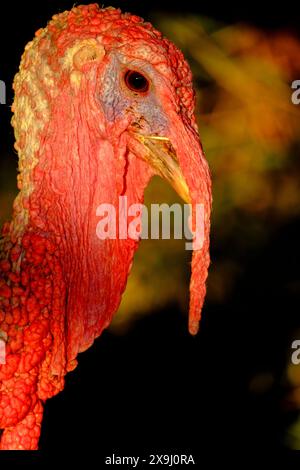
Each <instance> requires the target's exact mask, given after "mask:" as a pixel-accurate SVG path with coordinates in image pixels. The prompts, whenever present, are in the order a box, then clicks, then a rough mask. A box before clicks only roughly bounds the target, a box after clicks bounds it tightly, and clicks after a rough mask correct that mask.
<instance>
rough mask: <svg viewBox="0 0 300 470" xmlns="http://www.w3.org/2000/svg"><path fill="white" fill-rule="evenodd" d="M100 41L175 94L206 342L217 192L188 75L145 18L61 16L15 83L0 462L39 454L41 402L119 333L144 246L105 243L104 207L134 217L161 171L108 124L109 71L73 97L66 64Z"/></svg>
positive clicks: (166, 93) (197, 310)
mask: <svg viewBox="0 0 300 470" xmlns="http://www.w3.org/2000/svg"><path fill="white" fill-rule="evenodd" d="M93 38H100V39H101V44H102V45H103V46H104V47H105V50H106V52H107V51H109V50H110V49H113V48H116V47H118V50H119V51H120V52H121V53H124V54H125V55H126V57H128V58H130V59H135V58H138V59H139V58H143V59H144V60H145V59H146V60H148V61H149V63H151V64H152V66H153V67H154V68H155V69H156V70H157V71H159V73H160V74H161V76H162V77H164V78H165V79H166V80H167V81H168V83H169V84H170V86H169V87H168V88H166V87H164V86H163V85H161V88H159V87H158V93H159V96H160V101H161V102H162V112H163V113H164V114H165V116H167V118H168V122H169V123H170V125H169V127H168V130H167V135H168V137H169V138H170V140H171V142H172V145H173V147H174V148H175V150H176V153H177V158H178V161H179V164H180V167H181V169H182V172H183V175H184V177H185V179H186V182H187V184H188V187H189V191H190V196H191V199H192V204H193V208H194V206H195V203H203V204H204V208H205V239H204V246H203V248H202V249H201V250H198V251H195V252H194V253H193V260H192V278H191V285H190V294H191V297H190V320H189V329H190V332H191V333H192V334H195V333H196V332H197V329H198V323H199V320H200V314H201V308H202V305H203V301H204V297H205V281H206V277H207V269H208V265H209V250H208V248H209V219H210V207H211V191H210V175H209V171H208V167H207V164H206V161H205V159H204V155H203V152H202V149H201V145H200V142H199V136H198V133H197V128H196V124H195V119H194V92H193V89H192V83H191V72H190V70H189V67H188V65H187V63H186V62H185V61H184V58H183V56H182V53H181V52H180V51H178V50H177V49H176V47H175V46H174V45H173V44H172V43H170V42H169V41H167V40H166V39H164V38H163V37H162V36H161V34H160V33H159V32H157V31H156V30H154V28H153V27H152V26H151V25H150V24H149V23H144V22H143V20H142V19H141V18H138V17H136V16H132V15H128V14H121V12H120V11H119V10H115V9H104V10H101V9H99V7H98V5H89V6H80V7H76V8H74V9H73V10H72V11H71V12H64V13H62V14H60V15H56V16H55V17H54V18H53V20H52V21H51V22H50V23H49V25H48V27H47V28H46V29H45V30H39V31H38V32H37V33H36V39H35V42H34V43H33V44H31V46H30V47H29V48H28V49H27V50H26V52H25V53H24V56H23V58H22V63H21V67H20V73H19V75H18V76H17V77H16V79H15V83H14V89H15V103H14V107H13V111H14V113H15V116H14V120H13V125H14V127H15V134H16V145H15V146H16V149H17V150H18V152H19V156H20V175H19V177H18V184H19V189H20V190H21V192H20V194H19V196H18V198H17V199H16V201H15V204H14V217H13V221H12V222H11V223H9V224H6V225H5V226H4V228H3V232H2V238H1V239H0V333H1V337H2V338H4V337H5V338H6V353H7V356H6V364H5V365H2V366H0V429H2V430H4V431H3V433H2V436H1V438H0V448H1V449H37V447H38V440H39V435H40V427H41V422H42V411H43V403H44V402H45V400H47V399H48V398H50V397H52V396H54V395H55V394H57V393H58V392H59V391H61V390H63V388H64V377H65V374H66V373H67V372H68V371H71V370H73V369H74V368H75V367H76V364H77V361H76V357H77V354H78V353H79V352H82V351H84V350H86V349H87V348H88V347H89V346H90V345H91V344H92V343H93V341H94V339H95V338H96V337H98V336H99V335H100V334H101V332H102V331H103V329H104V328H106V327H107V326H108V325H109V324H110V321H111V319H112V316H113V314H114V313H115V311H116V310H117V308H118V305H119V303H120V300H121V296H122V293H123V291H124V289H125V286H126V281H127V277H128V273H129V271H130V266H131V264H132V260H133V255H134V252H135V250H136V249H137V247H138V242H136V241H133V240H130V239H128V240H119V239H117V240H105V241H101V240H99V239H98V238H97V237H96V226H97V222H98V220H99V219H97V217H96V209H97V207H98V206H99V205H100V204H101V203H102V202H105V203H109V202H110V203H113V204H114V205H115V207H117V205H118V197H119V195H121V194H124V195H126V196H127V197H128V205H129V204H131V203H141V202H142V201H143V194H144V189H145V187H146V185H147V184H148V182H149V179H150V178H151V176H152V175H153V174H154V171H153V170H152V168H151V167H150V166H149V165H148V164H147V163H146V162H144V161H143V160H142V159H139V158H137V157H136V156H135V155H134V153H132V152H131V151H128V142H129V135H128V133H127V132H126V129H127V128H128V126H129V125H130V123H131V121H132V119H133V118H132V116H130V115H129V114H128V115H127V114H126V115H124V116H123V115H122V116H121V117H118V118H115V120H114V121H113V122H108V120H107V119H106V116H105V114H104V112H103V110H102V109H100V107H99V104H98V103H97V101H96V99H95V97H96V96H97V95H99V93H100V91H101V90H100V87H101V86H104V85H103V84H102V83H101V76H102V71H103V67H105V65H106V63H107V62H106V60H107V58H106V56H105V57H104V59H103V60H102V57H100V56H101V50H100V53H99V54H100V55H99V57H97V58H96V60H94V59H93V60H90V61H87V62H84V61H83V63H82V62H80V60H81V59H80V56H79V59H77V65H76V67H77V68H78V69H79V72H80V80H81V81H80V85H79V86H77V85H76V83H77V82H76V80H77V78H76V77H77V76H76V77H75V82H76V83H75V85H74V83H73V82H72V80H73V78H72V80H71V74H70V68H69V67H68V66H67V65H65V64H66V63H67V62H65V60H66V59H65V58H66V57H67V56H68V51H69V50H70V49H71V48H72V47H73V46H74V44H75V43H76V41H78V40H83V41H84V40H87V39H93ZM74 63H75V62H74ZM81 66H82V69H80V67H81ZM76 72H78V70H76ZM49 77H50V78H49ZM71 82H72V83H71ZM83 115H84V117H85V118H84V119H82V116H83ZM27 122H29V123H30V126H29V127H28V126H27V124H26V123H27ZM26 126H27V127H26ZM150 130H151V129H150ZM124 181H125V183H124Z"/></svg>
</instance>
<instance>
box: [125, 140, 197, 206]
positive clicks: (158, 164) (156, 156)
mask: <svg viewBox="0 0 300 470" xmlns="http://www.w3.org/2000/svg"><path fill="white" fill-rule="evenodd" d="M134 137H135V141H136V145H134V147H135V150H136V151H135V153H136V154H137V155H138V156H139V157H142V158H143V160H145V161H146V162H147V163H149V165H150V166H151V167H152V168H153V169H154V170H155V172H156V173H157V174H158V175H160V176H161V177H162V178H164V179H165V180H166V181H168V182H169V184H170V185H171V186H172V187H173V188H174V189H175V191H176V192H177V194H178V195H179V196H180V197H181V198H182V199H183V201H184V202H186V203H188V204H190V203H191V197H190V193H189V188H188V185H187V183H186V180H185V178H184V176H183V173H182V171H181V168H180V166H179V162H178V158H177V156H176V152H175V150H174V148H173V146H172V144H171V142H170V139H168V138H167V137H160V136H155V135H153V136H151V135H149V136H147V135H142V134H138V133H134Z"/></svg>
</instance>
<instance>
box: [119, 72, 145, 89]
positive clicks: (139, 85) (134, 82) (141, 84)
mask: <svg viewBox="0 0 300 470" xmlns="http://www.w3.org/2000/svg"><path fill="white" fill-rule="evenodd" d="M124 79H125V83H126V85H127V87H128V88H129V89H130V90H132V91H136V92H138V93H146V91H148V90H149V81H148V80H147V78H146V77H144V75H142V74H141V73H139V72H136V71H135V70H127V72H126V73H125V77H124Z"/></svg>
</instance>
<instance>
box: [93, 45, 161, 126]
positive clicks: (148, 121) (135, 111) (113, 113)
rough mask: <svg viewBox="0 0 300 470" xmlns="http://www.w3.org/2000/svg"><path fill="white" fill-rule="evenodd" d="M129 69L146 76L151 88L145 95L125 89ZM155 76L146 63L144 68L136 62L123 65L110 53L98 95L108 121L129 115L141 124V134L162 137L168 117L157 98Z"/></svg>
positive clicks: (139, 62)
mask: <svg viewBox="0 0 300 470" xmlns="http://www.w3.org/2000/svg"><path fill="white" fill-rule="evenodd" d="M128 69H129V70H137V71H138V72H140V73H142V74H145V76H146V77H147V78H148V77H149V81H150V87H149V91H148V92H147V93H138V92H134V91H132V90H129V89H128V87H127V86H126V84H125V81H124V75H125V73H126V70H128ZM154 75H155V74H154V72H153V70H151V66H149V64H146V65H145V64H144V63H141V61H138V60H135V61H131V62H130V63H128V62H127V63H124V62H122V61H120V58H119V57H118V56H117V55H113V54H112V55H111V59H110V61H109V63H108V65H107V68H106V71H105V73H104V77H103V80H102V83H101V88H100V96H99V99H100V102H101V105H102V107H103V110H104V113H105V115H106V118H107V121H108V122H112V121H115V120H117V119H118V118H120V117H125V116H126V115H127V116H128V114H129V115H131V116H132V120H133V122H136V123H139V124H140V126H141V132H143V131H145V132H146V133H149V132H151V133H155V134H159V135H163V134H164V131H165V129H166V128H167V118H166V117H165V114H164V111H163V109H162V107H161V105H160V104H159V100H158V99H157V96H156V90H155V83H154V78H155V77H154Z"/></svg>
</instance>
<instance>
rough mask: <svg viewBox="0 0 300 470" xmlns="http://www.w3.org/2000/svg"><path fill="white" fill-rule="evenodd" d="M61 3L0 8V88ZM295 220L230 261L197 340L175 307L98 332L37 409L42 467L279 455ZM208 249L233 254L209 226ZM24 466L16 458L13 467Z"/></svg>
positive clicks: (220, 15) (238, 16) (257, 19)
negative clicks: (258, 378)
mask: <svg viewBox="0 0 300 470" xmlns="http://www.w3.org/2000/svg"><path fill="white" fill-rule="evenodd" d="M82 3H88V2H82ZM224 3H226V4H224ZM109 4H110V5H113V6H119V7H121V8H122V9H123V10H127V11H131V12H133V13H136V14H139V15H141V16H143V17H144V18H146V19H150V20H151V17H152V15H153V13H155V12H157V11H165V12H174V11H175V12H178V13H180V14H183V15H184V14H188V13H190V12H199V13H201V14H204V15H207V16H210V17H213V18H215V19H218V20H220V21H225V22H229V23H231V22H236V21H245V22H248V23H252V24H255V25H258V26H261V27H263V28H264V29H270V30H272V29H288V30H293V31H295V32H298V31H299V29H300V28H299V25H300V18H299V16H300V15H299V12H300V6H298V7H297V6H296V5H293V4H292V3H289V5H284V6H282V4H281V5H280V4H277V3H276V4H273V5H272V4H271V3H268V4H264V5H263V4H258V3H255V2H247V3H246V4H245V3H239V4H237V5H236V4H234V3H233V2H222V4H220V5H217V4H216V3H215V2H199V5H196V3H191V2H185V3H184V5H177V6H176V5H175V4H174V2H170V3H168V2H156V1H154V2H153V1H151V2H143V4H141V2H138V1H121V0H120V1H119V2H115V1H111V2H109V3H107V4H105V6H108V5H109ZM72 5H73V2H71V1H59V0H52V1H43V2H33V1H26V2H22V3H21V2H16V1H14V2H10V3H7V2H2V3H1V13H0V14H1V28H0V44H1V50H0V78H1V79H2V80H4V81H5V82H6V83H7V84H9V83H12V79H13V76H14V74H15V73H16V72H17V69H18V66H19V60H20V56H21V54H22V52H23V49H24V46H25V44H26V43H27V42H28V41H29V40H30V39H32V37H33V34H34V32H35V31H36V30H37V29H39V28H40V27H42V26H44V25H45V24H46V22H47V20H48V19H49V18H50V17H51V16H52V14H54V13H57V12H59V11H64V10H65V9H70V8H71V7H72ZM297 30H298V31H297ZM296 78H300V77H296ZM11 99H12V94H11V91H10V90H8V105H7V106H1V107H0V124H1V130H0V137H1V140H0V149H1V150H0V153H1V155H4V154H5V155H6V154H10V155H11V156H12V158H11V160H10V162H8V163H7V162H5V164H10V165H16V157H15V158H13V155H14V154H13V152H12V146H13V134H12V131H11V129H10V124H9V121H10V110H9V105H10V103H11ZM2 161H3V159H2ZM2 164H3V163H2ZM240 223H241V224H243V220H242V215H241V221H240ZM299 223H300V221H299V220H297V219H294V220H290V221H288V223H287V222H284V223H282V224H279V225H278V230H276V232H274V233H273V234H272V235H271V236H270V237H269V238H268V240H267V242H266V243H265V244H263V245H261V246H253V247H250V248H249V247H248V249H247V252H240V253H237V254H236V256H238V257H240V259H241V260H242V261H243V265H244V275H243V276H242V277H241V279H240V280H239V283H238V285H237V286H236V289H235V291H234V295H233V296H232V297H231V298H230V299H229V301H228V303H227V304H226V305H222V306H215V305H210V304H209V303H207V304H206V306H205V308H204V312H203V313H204V320H203V322H202V329H201V332H200V334H199V335H198V336H197V337H196V338H193V337H190V336H189V335H188V333H187V331H186V320H185V319H184V318H183V317H182V315H181V313H180V312H179V310H178V309H177V307H176V306H175V305H174V306H173V305H170V306H169V308H168V309H167V310H165V311H162V312H153V315H152V316H149V317H147V318H144V319H143V320H141V321H140V322H138V323H137V324H136V325H135V326H134V328H133V329H132V330H130V332H129V333H128V334H127V335H125V336H120V337H118V336H115V335H113V334H112V333H110V332H109V331H106V332H104V333H103V335H102V336H101V338H99V339H98V340H97V341H96V342H95V344H94V346H93V347H92V348H91V349H90V350H88V351H87V352H86V353H84V354H82V355H81V356H80V357H79V365H78V367H77V369H76V370H75V371H74V372H72V373H71V374H69V375H68V376H67V378H66V387H65V390H64V392H63V393H61V394H59V395H58V396H57V397H54V398H53V399H51V400H49V401H48V402H47V404H46V406H45V416H44V421H43V428H42V437H41V442H40V446H41V453H40V454H39V456H36V457H35V459H36V460H37V462H38V463H39V464H40V465H43V466H44V465H45V462H46V461H48V460H49V461H50V460H53V461H54V462H56V461H57V460H59V461H61V459H62V458H65V459H67V460H69V459H72V458H73V457H74V456H76V458H77V456H79V457H82V458H83V459H85V461H86V467H87V468H90V467H92V464H91V462H92V460H93V459H96V460H95V461H96V462H97V468H102V467H104V457H105V456H109V455H112V453H113V452H114V453H116V454H118V455H135V456H138V455H139V456H141V457H142V456H145V457H147V455H148V454H150V453H161V452H163V453H167V454H170V453H180V452H183V453H191V454H193V455H194V456H195V458H196V460H197V463H198V464H199V463H200V462H201V452H202V451H203V450H204V449H207V447H208V446H213V447H215V448H219V447H220V446H222V447H226V448H227V449H228V450H232V451H234V452H235V451H236V450H237V449H243V450H246V451H247V452H253V451H255V450H258V449H264V450H269V451H273V452H274V451H278V450H280V449H283V446H284V439H283V437H284V432H285V429H286V426H287V425H288V424H289V422H291V421H292V420H293V419H294V417H295V414H294V412H290V413H289V412H287V410H286V407H284V406H283V404H284V400H285V394H286V389H285V385H284V379H283V377H284V369H285V366H286V361H287V357H286V354H287V353H286V351H287V350H288V348H289V344H290V343H291V338H292V332H293V331H294V329H295V328H296V327H297V326H299V320H298V318H297V317H298V315H299V294H298V293H295V292H294V293H293V294H291V293H290V292H289V291H287V290H286V289H285V288H284V286H285V285H286V284H288V282H289V281H290V280H293V279H295V278H296V277H297V275H298V266H299V235H298V234H299ZM245 230H246V228H245ZM219 250H228V252H230V250H234V248H233V247H232V246H230V240H226V241H224V245H222V246H216V245H215V244H214V232H213V230H212V259H213V260H214V257H218V253H219ZM264 370H271V371H272V374H273V376H274V377H275V381H274V384H273V385H272V386H271V387H270V389H269V390H267V392H265V393H263V394H261V395H260V394H258V395H253V394H250V393H249V388H248V384H249V380H250V378H251V377H252V376H253V374H255V373H260V372H263V371H264ZM6 457H7V456H6ZM15 458H16V457H15ZM28 458H29V457H28V455H27V456H25V455H24V454H22V455H20V456H19V458H18V460H19V461H20V462H21V461H23V462H26V461H27V460H28ZM10 465H11V463H10ZM3 468H4V467H3ZM5 468H6V467H5Z"/></svg>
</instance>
